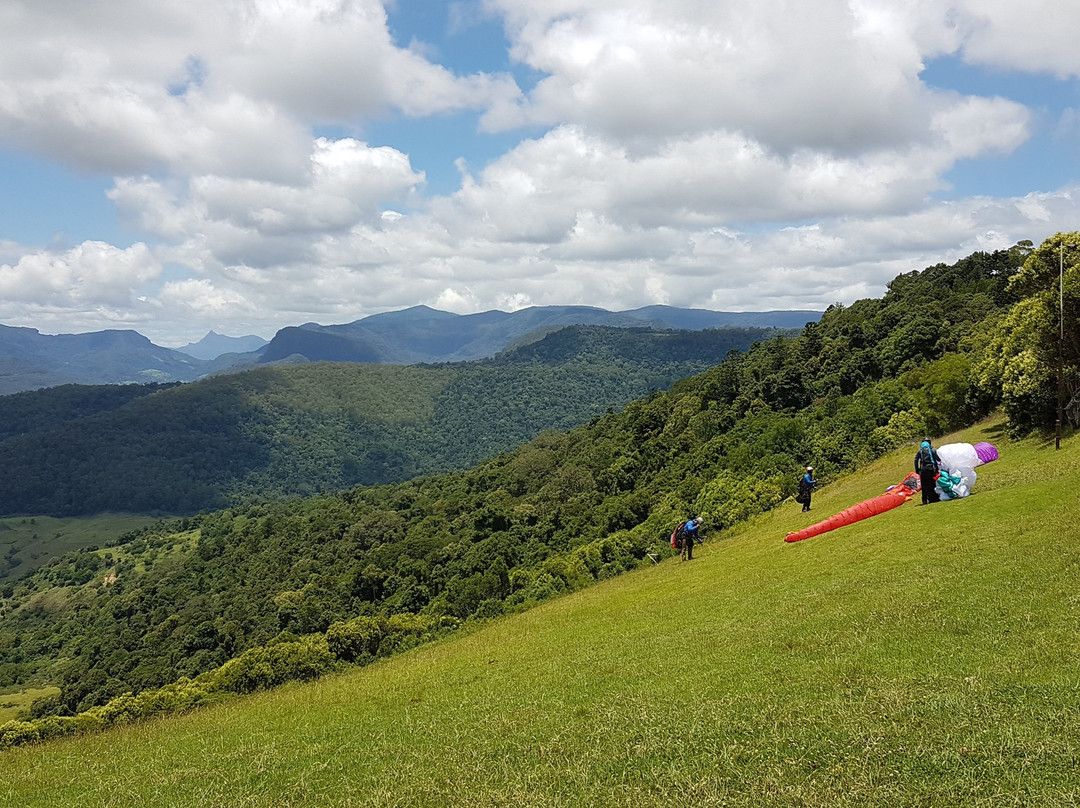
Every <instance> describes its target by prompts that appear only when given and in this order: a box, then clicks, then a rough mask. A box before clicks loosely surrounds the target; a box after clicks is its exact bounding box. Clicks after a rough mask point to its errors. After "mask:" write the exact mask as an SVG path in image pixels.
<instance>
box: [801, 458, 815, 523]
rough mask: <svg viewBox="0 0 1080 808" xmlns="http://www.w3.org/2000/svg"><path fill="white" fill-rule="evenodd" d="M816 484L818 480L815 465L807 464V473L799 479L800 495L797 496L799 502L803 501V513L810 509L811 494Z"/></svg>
mask: <svg viewBox="0 0 1080 808" xmlns="http://www.w3.org/2000/svg"><path fill="white" fill-rule="evenodd" d="M815 485H817V480H815V479H814V467H813V466H807V467H806V474H804V475H803V476H802V479H801V480H799V496H798V497H797V498H796V501H797V502H801V503H802V509H803V513H806V512H807V511H808V510H810V495H811V494H813V492H814V486H815Z"/></svg>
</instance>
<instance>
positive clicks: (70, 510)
mask: <svg viewBox="0 0 1080 808" xmlns="http://www.w3.org/2000/svg"><path fill="white" fill-rule="evenodd" d="M778 333H781V332H778V331H776V330H774V329H764V328H742V327H724V328H716V329H706V330H702V331H654V330H650V329H647V328H614V327H602V326H571V327H568V328H566V329H563V330H561V331H558V332H555V333H551V334H548V335H546V336H544V337H542V338H541V339H538V340H536V341H533V342H531V343H527V344H524V345H521V346H520V347H518V348H517V349H510V350H507V351H504V352H503V353H502V354H500V355H498V356H496V357H494V358H492V359H488V360H479V361H472V362H460V363H453V364H450V363H447V364H439V365H417V366H394V365H367V364H358V363H351V362H348V363H346V362H341V363H323V362H320V363H314V364H302V365H278V366H273V367H267V368H261V369H258V370H249V371H244V372H241V373H235V374H227V375H220V376H217V377H213V378H210V379H205V380H202V381H198V382H192V383H190V384H185V385H149V386H145V387H144V386H137V385H129V386H77V385H66V386H62V387H56V388H49V389H45V390H38V391H33V392H25V393H17V394H14V395H9V396H0V464H2V465H3V467H4V468H7V469H18V473H17V474H11V475H9V476H8V479H7V481H6V484H5V485H4V486H3V487H0V514H49V515H53V516H69V515H85V514H93V513H99V512H102V511H120V512H132V513H161V514H168V515H185V514H187V515H190V514H194V513H196V512H198V511H204V510H209V509H212V508H221V507H225V506H229V505H235V504H239V503H242V502H246V501H251V500H267V499H281V498H283V497H295V496H309V495H312V494H316V493H320V492H323V491H333V490H340V489H343V488H347V487H349V486H353V485H358V484H360V485H373V484H379V483H388V482H400V481H402V480H406V479H410V478H412V477H416V476H420V475H426V474H436V473H442V472H448V471H453V470H458V469H464V468H468V467H470V466H472V465H475V464H476V463H478V462H480V461H481V460H484V459H486V458H489V457H492V456H494V455H496V454H498V453H499V452H501V451H507V450H509V449H513V448H514V447H516V446H519V445H521V444H522V443H524V442H525V441H527V440H529V439H531V438H533V437H535V436H536V435H537V434H539V433H540V432H542V431H543V430H544V429H560V430H566V429H570V428H572V427H575V426H578V425H580V424H582V423H584V422H586V421H588V420H589V419H590V418H591V417H593V416H594V415H597V414H600V413H603V412H605V411H606V410H608V409H614V408H621V407H623V406H625V405H626V404H627V403H628V402H630V401H632V400H633V399H635V398H638V397H640V396H643V395H647V394H648V393H649V392H651V391H653V390H660V389H666V388H667V387H669V386H670V385H671V384H672V382H674V381H675V380H677V379H681V378H683V377H685V376H689V375H691V374H693V373H697V372H700V371H702V370H705V369H706V368H708V367H711V366H713V365H715V364H717V363H718V362H720V361H721V360H722V359H723V358H724V357H725V356H726V355H727V354H728V353H729V352H731V351H744V350H746V349H747V348H749V347H750V346H751V345H752V344H753V343H754V342H757V341H763V340H767V339H769V338H770V337H772V336H774V335H776V334H778Z"/></svg>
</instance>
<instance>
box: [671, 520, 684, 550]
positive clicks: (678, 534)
mask: <svg viewBox="0 0 1080 808" xmlns="http://www.w3.org/2000/svg"><path fill="white" fill-rule="evenodd" d="M684 527H686V523H685V522H679V524H678V526H676V528H675V529H674V530H673V531H671V546H672V547H674V548H675V549H676V550H681V549H682V545H683V528H684Z"/></svg>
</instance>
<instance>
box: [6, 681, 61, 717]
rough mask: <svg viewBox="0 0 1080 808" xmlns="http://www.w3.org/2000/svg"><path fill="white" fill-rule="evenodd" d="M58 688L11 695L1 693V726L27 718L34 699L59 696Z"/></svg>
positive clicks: (45, 688) (19, 692)
mask: <svg viewBox="0 0 1080 808" xmlns="http://www.w3.org/2000/svg"><path fill="white" fill-rule="evenodd" d="M59 693H60V688H58V687H43V688H30V689H28V690H19V691H15V692H11V693H0V725H3V724H5V723H7V722H8V721H16V720H20V719H22V718H24V717H25V715H26V711H27V710H29V709H30V705H31V704H33V702H34V699H40V698H43V697H45V696H51V695H54V694H59Z"/></svg>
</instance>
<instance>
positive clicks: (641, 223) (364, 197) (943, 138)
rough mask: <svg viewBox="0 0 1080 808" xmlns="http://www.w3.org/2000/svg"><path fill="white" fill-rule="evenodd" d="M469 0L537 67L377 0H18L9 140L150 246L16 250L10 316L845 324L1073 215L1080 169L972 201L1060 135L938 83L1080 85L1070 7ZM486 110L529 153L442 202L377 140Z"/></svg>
mask: <svg viewBox="0 0 1080 808" xmlns="http://www.w3.org/2000/svg"><path fill="white" fill-rule="evenodd" d="M451 5H452V6H453V14H450V13H449V11H448V13H447V25H448V26H451V25H453V26H458V27H466V28H467V26H468V25H469V24H470V23H469V22H468V20H475V19H482V20H487V21H492V20H494V21H496V22H497V23H498V24H499V25H500V26H501V28H502V30H503V33H504V37H505V41H506V43H507V49H506V60H507V64H509V65H511V66H512V68H513V70H508V69H506V68H502V69H496V70H490V71H483V72H478V71H475V70H474V71H471V72H469V71H465V70H462V69H459V68H457V67H456V61H455V59H454V58H453V54H452V53H449V52H447V51H445V50H443V51H440V49H439V48H438V47H425V46H424V43H422V42H419V41H412V42H408V43H399V42H398V41H396V39H395V37H394V36H393V35H392V33H391V25H390V22H389V18H388V13H387V9H386V8H385V7H384V4H383V3H381V2H377V0H183V2H180V0H159V2H155V3H153V4H147V3H143V2H139V0H82V1H81V2H61V0H57V1H56V2H49V3H41V2H37V1H36V0H9V2H7V3H5V4H4V7H3V9H0V145H2V146H3V147H4V148H5V149H7V150H10V151H13V152H17V153H25V154H32V155H35V156H38V157H44V158H46V159H48V160H51V161H55V162H58V163H61V164H63V165H65V166H68V167H70V168H71V170H73V171H89V172H99V173H105V174H107V175H108V176H111V177H113V178H114V179H113V181H112V188H111V190H110V191H109V193H108V195H107V196H108V204H111V205H113V206H115V210H116V212H117V215H118V216H119V218H120V220H121V222H123V223H124V226H125V227H126V228H127V229H128V231H129V232H130V233H132V235H133V243H131V244H129V245H127V246H122V245H110V244H107V243H103V242H101V241H88V242H85V243H83V244H80V245H77V246H75V247H73V248H66V249H62V250H61V249H50V248H49V247H48V246H45V245H27V244H22V243H20V241H19V239H18V237H17V236H16V235H14V234H5V233H2V232H0V238H3V239H7V240H6V241H0V322H3V323H5V324H8V325H28V326H34V327H38V328H40V329H42V330H44V331H51V332H58V331H82V330H96V329H100V328H109V327H131V328H137V329H138V330H140V331H142V332H143V333H144V334H146V335H148V336H150V337H151V338H152V339H154V340H155V341H158V342H160V343H162V344H172V345H178V344H182V343H185V342H188V341H191V340H193V339H197V338H199V337H200V336H202V334H204V333H205V332H206V331H208V330H210V329H211V328H212V329H214V330H216V331H218V332H224V333H233V334H240V333H260V334H262V335H264V336H269V335H271V334H272V333H273V332H274V331H275V330H276V329H277V328H280V327H283V326H286V325H291V324H296V323H299V322H306V321H309V320H316V321H319V322H324V323H327V322H346V321H350V320H354V319H357V318H359V317H361V316H365V315H367V314H371V313H374V312H377V311H384V310H388V309H397V308H403V307H406V306H411V305H415V304H418V303H426V304H429V305H433V306H436V307H439V308H444V309H449V310H453V311H460V312H468V311H477V310H482V309H488V308H503V309H512V308H520V307H522V306H527V305H543V304H567V303H590V304H595V305H600V306H604V307H606V308H611V309H618V308H629V307H636V306H641V305H646V304H649V303H669V304H672V305H682V306H698V307H708V308H722V309H774V308H824V307H825V306H827V305H829V304H830V303H832V302H835V301H845V302H850V301H851V300H854V299H856V298H858V297H862V296H867V295H878V294H880V293H881V291H882V289H883V285H884V284H885V283H886V282H887V281H888V280H890V279H891V278H892V277H894V276H895V275H896V274H897V273H899V272H904V271H910V270H912V269H921V268H923V267H924V266H927V265H929V264H932V263H937V262H938V261H943V260H945V261H947V260H955V259H956V258H959V257H961V256H963V255H966V254H968V253H970V252H972V251H974V250H978V249H987V250H992V249H996V248H1002V247H1007V246H1010V245H1011V244H1013V243H1015V241H1017V240H1019V239H1023V238H1033V239H1036V240H1039V239H1041V238H1043V237H1045V236H1047V235H1050V234H1051V233H1052V232H1054V231H1055V230H1057V229H1072V227H1073V225H1072V224H1071V223H1072V222H1074V221H1075V220H1076V215H1077V205H1076V196H1077V189H1076V187H1075V186H1076V180H1077V178H1072V180H1071V181H1070V180H1069V179H1068V178H1063V182H1062V184H1061V186H1060V187H1054V188H1033V189H1031V191H1030V192H1029V193H1025V194H1023V195H1022V196H1011V197H988V196H983V195H970V196H960V197H957V196H956V195H955V194H953V195H950V194H948V193H946V192H947V191H948V190H949V184H948V180H947V177H948V175H949V173H950V172H951V171H952V170H953V169H954V168H955V167H956V166H957V165H958V164H960V163H961V162H962V161H967V160H974V159H988V158H991V157H994V156H1001V157H1002V159H1004V158H1005V157H1007V156H1008V155H1010V154H1012V153H1014V152H1015V151H1016V150H1018V149H1019V148H1021V147H1022V146H1023V145H1024V144H1025V143H1027V142H1028V141H1029V140H1030V139H1031V137H1032V136H1033V132H1034V130H1035V127H1036V126H1037V125H1039V123H1038V121H1039V115H1040V114H1042V113H1041V112H1040V111H1039V110H1036V109H1033V108H1032V106H1031V105H1028V104H1024V103H1021V102H1019V101H1017V100H1014V99H1012V98H1009V97H1005V95H1002V94H995V93H978V94H976V93H971V92H968V93H964V92H960V91H958V90H952V89H942V88H940V87H935V86H932V85H930V84H928V83H927V82H925V81H924V80H923V77H922V76H923V73H924V71H925V69H926V67H927V64H928V63H929V62H931V61H932V60H934V59H940V58H951V59H955V60H958V61H959V62H960V63H963V64H967V65H971V66H975V67H980V68H987V69H992V70H994V71H998V72H1001V73H1003V74H1007V73H1015V72H1021V73H1024V74H1045V75H1050V76H1055V77H1057V78H1058V79H1062V80H1067V81H1075V80H1076V78H1077V77H1078V76H1080V51H1078V50H1077V49H1075V48H1072V47H1071V45H1070V44H1069V43H1068V42H1067V41H1066V39H1067V37H1066V34H1067V32H1068V31H1075V30H1077V29H1080V6H1077V5H1076V4H1075V3H1071V2H1067V0H1060V1H1058V2H1052V1H1051V0H1042V2H1038V1H1036V2H1032V3H1028V4H1026V5H1025V6H1024V7H1023V9H1020V8H1019V7H1018V6H1017V5H1016V4H1015V3H1011V2H1007V1H1006V0H989V1H988V0H978V2H976V1H975V0H961V1H959V2H944V1H939V0H917V1H916V2H912V3H905V4H900V7H897V4H895V3H891V2H886V1H885V0H878V1H877V2H873V1H871V0H803V1H802V2H796V0H770V2H764V3H757V4H747V3H739V2H734V1H733V0H713V2H701V1H700V0H619V2H613V1H611V0H588V1H587V2H586V0H576V1H575V0H485V1H484V2H476V3H466V4H462V3H457V4H448V5H447V6H445V8H447V9H449V8H450V6H451ZM466 7H467V8H466ZM466 11H467V12H468V13H465V12H466ZM451 40H452V37H451ZM1055 42H1056V43H1058V45H1059V46H1058V47H1054V46H1053V44H1054V43H1055ZM526 74H527V75H530V76H534V77H536V78H535V81H530V82H522V81H521V80H520V79H515V76H521V75H526ZM1069 114H1071V115H1072V118H1071V119H1068V116H1063V120H1062V121H1061V122H1060V123H1059V125H1060V126H1062V127H1063V128H1064V131H1065V132H1066V133H1068V132H1072V133H1073V134H1072V137H1074V138H1075V136H1076V132H1077V127H1076V126H1075V119H1076V112H1075V110H1073V111H1070V112H1069ZM462 116H464V117H466V118H468V119H470V120H472V119H475V127H476V129H477V132H478V135H477V137H482V136H485V133H487V136H490V135H491V134H492V133H497V134H498V135H499V136H501V137H504V138H505V137H507V136H509V135H513V136H516V138H512V139H511V141H512V144H511V145H510V146H509V147H508V148H506V149H504V150H503V151H502V152H501V153H498V154H493V155H492V156H491V158H490V159H489V160H487V161H486V162H485V163H484V164H482V165H479V166H476V167H472V166H469V165H467V164H466V163H465V161H463V160H462V161H460V162H459V164H458V170H459V171H460V187H459V188H458V189H457V190H456V191H454V192H452V193H448V194H445V195H436V194H432V193H430V192H428V190H427V185H426V179H427V178H426V176H425V173H424V171H422V170H419V169H417V168H416V167H414V165H413V162H412V158H411V156H410V154H409V153H408V150H407V149H406V148H405V147H403V146H402V147H399V146H396V145H395V144H394V143H372V142H369V141H368V140H367V139H365V137H364V134H363V133H364V131H365V129H366V128H367V127H369V126H370V125H371V124H372V123H373V122H378V121H381V120H391V119H392V120H399V121H416V122H417V123H418V124H419V123H420V122H424V123H425V124H427V125H429V126H430V127H431V129H430V131H432V132H435V133H437V132H438V129H437V127H436V125H437V123H438V122H439V121H440V120H449V119H460V118H461V117H462ZM1069 120H1072V124H1071V125H1070V124H1069ZM331 133H332V134H331ZM1066 136H1068V135H1067V134H1066Z"/></svg>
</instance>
